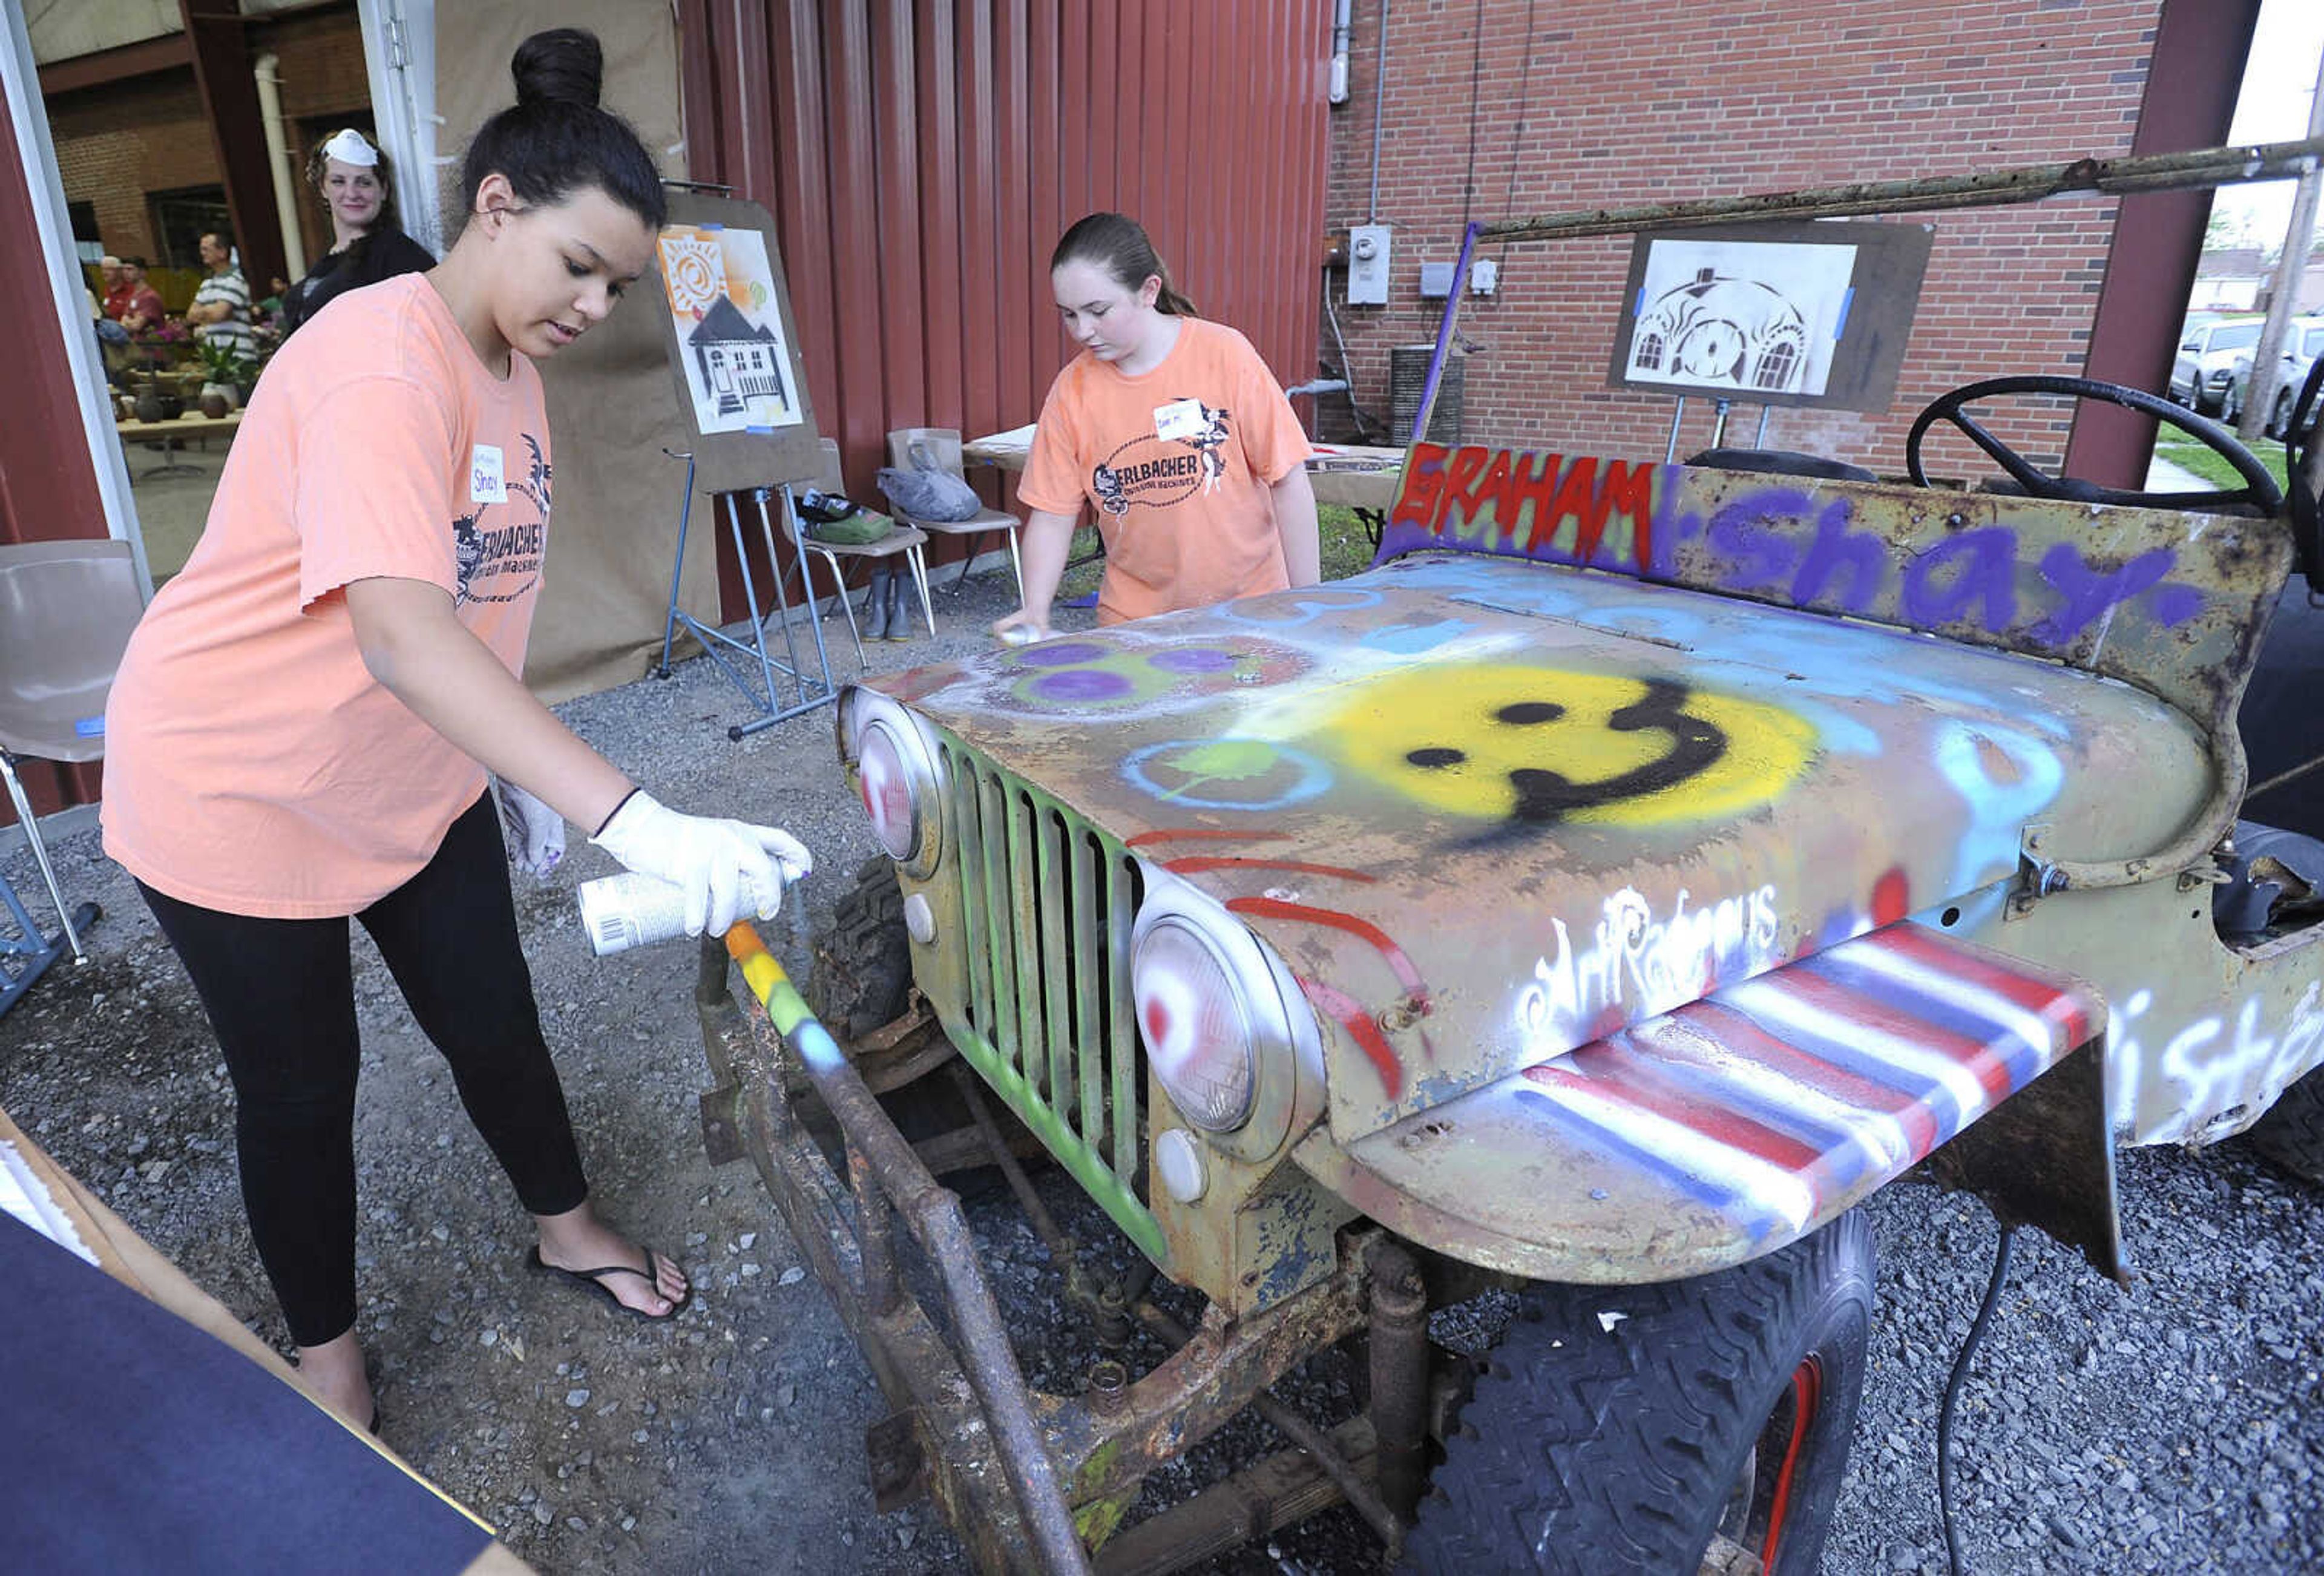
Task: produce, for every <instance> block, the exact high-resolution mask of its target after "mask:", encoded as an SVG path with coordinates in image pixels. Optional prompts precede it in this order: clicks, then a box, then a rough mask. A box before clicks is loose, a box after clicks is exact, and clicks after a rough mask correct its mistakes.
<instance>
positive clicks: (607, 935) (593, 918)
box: [576, 873, 759, 958]
mask: <svg viewBox="0 0 2324 1576" xmlns="http://www.w3.org/2000/svg"><path fill="white" fill-rule="evenodd" d="M576 895H577V896H578V897H579V898H580V899H581V927H582V928H583V929H584V930H586V931H587V932H588V933H589V946H590V950H592V951H593V952H595V954H597V955H598V956H599V957H601V958H602V957H610V956H612V955H613V954H615V953H617V952H627V951H629V950H630V949H631V948H632V947H633V946H651V945H654V944H655V943H657V942H663V941H669V940H673V939H675V938H676V937H678V936H681V935H685V934H686V892H685V889H683V888H681V887H678V886H677V885H675V884H674V883H672V882H669V881H665V880H659V879H657V878H655V877H653V876H641V875H637V874H635V873H631V874H627V875H618V876H603V877H600V878H599V879H598V880H594V881H583V882H582V883H581V886H580V889H579V891H578V892H577V894H576ZM734 911H735V913H736V914H737V915H740V916H743V917H749V916H752V915H755V914H756V913H758V911H759V899H758V897H757V895H756V893H755V891H754V889H753V888H752V883H751V881H750V880H749V878H748V877H745V878H744V879H743V881H742V899H741V900H740V901H739V902H738V903H737V904H736V905H735V908H734Z"/></svg>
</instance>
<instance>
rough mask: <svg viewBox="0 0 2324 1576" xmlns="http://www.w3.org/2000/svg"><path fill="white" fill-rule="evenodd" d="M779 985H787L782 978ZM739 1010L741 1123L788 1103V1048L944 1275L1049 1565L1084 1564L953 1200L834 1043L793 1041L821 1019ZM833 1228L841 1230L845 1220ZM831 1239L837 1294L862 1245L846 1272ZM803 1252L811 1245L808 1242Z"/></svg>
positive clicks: (985, 1403)
mask: <svg viewBox="0 0 2324 1576" xmlns="http://www.w3.org/2000/svg"><path fill="white" fill-rule="evenodd" d="M785 989H788V982H785ZM743 1012H744V1022H745V1024H746V1026H747V1027H748V1029H749V1031H750V1039H751V1043H752V1048H753V1051H754V1053H755V1056H754V1060H755V1061H756V1062H757V1065H756V1066H754V1067H753V1068H752V1076H751V1077H749V1078H748V1079H747V1081H746V1082H745V1083H744V1097H745V1103H746V1105H747V1106H748V1107H749V1108H750V1110H751V1111H752V1120H751V1121H750V1122H749V1123H748V1124H747V1126H748V1127H750V1128H756V1127H757V1126H759V1124H760V1120H761V1116H762V1114H765V1115H768V1116H770V1115H771V1111H772V1110H773V1108H775V1107H776V1106H779V1105H784V1104H787V1101H785V1100H784V1096H783V1093H782V1074H781V1064H782V1057H783V1053H784V1052H785V1051H786V1050H787V1049H788V1051H789V1052H790V1053H791V1054H793V1055H797V1056H798V1060H799V1062H800V1063H801V1064H804V1065H805V1067H806V1069H807V1076H808V1078H809V1080H810V1081H811V1082H812V1083H813V1084H814V1086H815V1091H816V1094H817V1095H818V1096H819V1097H821V1099H822V1101H823V1102H824V1104H825V1107H826V1108H827V1109H828V1110H829V1111H831V1113H832V1115H833V1116H834V1117H835V1118H837V1119H838V1121H839V1125H840V1129H841V1131H842V1132H843V1133H844V1135H845V1137H846V1139H847V1142H848V1145H849V1147H850V1148H851V1150H853V1151H857V1152H860V1153H861V1155H862V1163H863V1165H864V1166H865V1168H866V1170H867V1172H868V1176H869V1180H871V1182H873V1183H874V1184H876V1185H877V1188H878V1190H879V1192H880V1193H881V1194H884V1195H885V1197H886V1198H887V1200H888V1201H889V1202H890V1203H892V1204H893V1206H894V1208H895V1210H896V1212H898V1213H899V1214H901V1215H902V1216H903V1218H904V1222H905V1225H906V1227H907V1228H908V1230H910V1232H911V1234H912V1237H913V1239H914V1240H916V1241H918V1243H919V1245H920V1249H921V1251H923V1252H924V1253H926V1254H927V1256H928V1258H929V1260H930V1261H931V1262H932V1263H933V1264H934V1266H935V1267H936V1272H937V1274H938V1276H940V1277H941V1278H942V1280H943V1282H944V1286H945V1297H946V1300H947V1301H948V1303H949V1304H950V1305H951V1309H952V1315H953V1327H954V1332H955V1334H956V1335H957V1337H958V1341H959V1344H960V1347H961V1348H962V1349H963V1350H962V1351H961V1356H962V1358H963V1359H964V1361H963V1363H962V1367H963V1368H964V1369H965V1370H966V1377H967V1378H968V1382H969V1384H970V1386H971V1387H972V1388H973V1390H974V1392H975V1396H976V1399H977V1401H978V1403H979V1405H981V1406H982V1409H983V1412H984V1417H985V1421H986V1424H987V1426H988V1427H989V1428H990V1430H991V1436H992V1439H993V1441H994V1442H995V1444H996V1445H997V1447H998V1449H999V1452H1000V1456H1001V1465H1002V1467H1003V1469H1004V1470H1005V1471H1006V1473H1007V1476H1008V1480H1009V1484H1010V1488H1012V1489H1013V1490H1014V1492H1015V1498H1016V1504H1017V1508H1018V1511H1019V1515H1020V1516H1021V1517H1022V1518H1023V1522H1024V1525H1025V1528H1026V1531H1027V1534H1028V1537H1029V1540H1030V1542H1031V1544H1032V1545H1033V1548H1034V1550H1035V1551H1036V1552H1037V1553H1038V1554H1039V1556H1040V1559H1041V1562H1042V1563H1043V1565H1044V1567H1045V1568H1046V1569H1047V1570H1049V1571H1066V1572H1070V1571H1086V1570H1087V1569H1088V1568H1089V1562H1088V1559H1087V1556H1086V1554H1085V1553H1084V1550H1083V1548H1082V1543H1081V1535H1080V1534H1079V1533H1078V1532H1077V1531H1075V1529H1074V1521H1073V1516H1072V1514H1071V1512H1070V1511H1068V1510H1067V1508H1066V1507H1065V1497H1064V1495H1063V1493H1062V1492H1061V1491H1060V1490H1059V1488H1058V1484H1057V1474H1056V1469H1055V1467H1054V1466H1053V1464H1052V1463H1051V1461H1050V1460H1049V1457H1048V1454H1047V1452H1046V1451H1045V1450H1044V1448H1043V1445H1042V1440H1041V1434H1040V1431H1039V1430H1038V1428H1037V1426H1036V1425H1035V1424H1034V1422H1033V1415H1032V1411H1031V1408H1030V1406H1029V1405H1028V1391H1027V1389H1026V1386H1025V1378H1024V1375H1023V1374H1022V1373H1021V1372H1020V1371H1019V1369H1018V1367H1017V1357H1016V1354H1015V1352H1013V1351H1012V1350H1010V1346H1009V1339H1008V1336H1007V1334H1006V1332H1005V1331H1004V1329H1003V1327H1002V1325H1001V1312H1000V1309H999V1308H998V1307H997V1306H996V1305H995V1304H994V1303H993V1300H992V1292H991V1287H990V1286H987V1285H986V1284H985V1280H984V1274H983V1270H982V1267H980V1265H979V1264H978V1262H977V1258H976V1253H975V1245H974V1242H973V1240H972V1239H971V1237H970V1235H969V1230H968V1222H967V1221H966V1219H965V1218H964V1216H963V1215H962V1213H961V1209H960V1201H959V1199H957V1198H956V1197H954V1195H953V1194H951V1193H950V1192H949V1191H947V1190H946V1189H945V1188H944V1187H943V1186H941V1185H940V1184H938V1183H937V1182H936V1178H935V1177H934V1176H931V1175H929V1174H928V1170H927V1166H925V1165H923V1164H922V1163H921V1161H920V1157H918V1155H917V1154H916V1153H914V1151H913V1149H912V1147H911V1145H910V1144H909V1143H908V1142H907V1141H906V1140H905V1138H904V1137H903V1135H902V1134H901V1133H899V1132H898V1131H897V1130H896V1127H895V1124H894V1123H893V1122H891V1121H890V1120H888V1114H887V1112H886V1111H882V1110H881V1108H880V1103H879V1101H878V1100H877V1099H876V1098H875V1097H874V1096H873V1094H872V1093H871V1091H870V1090H869V1089H867V1088H865V1087H864V1085H863V1081H862V1078H861V1077H859V1076H858V1075H857V1074H856V1072H855V1070H854V1068H853V1067H851V1066H850V1065H848V1064H847V1062H846V1059H845V1058H844V1057H842V1056H839V1055H836V1054H833V1053H835V1048H836V1047H835V1046H833V1047H830V1051H829V1052H826V1054H822V1055H816V1054H811V1053H810V1052H809V1051H807V1050H805V1049H802V1048H801V1047H800V1046H798V1045H796V1044H792V1043H791V1042H792V1041H794V1040H798V1039H803V1038H805V1037H807V1036H809V1035H812V1036H816V1037H821V1038H823V1039H824V1040H825V1043H826V1045H828V1035H827V1032H826V1031H825V1030H824V1029H823V1028H822V1026H821V1025H819V1024H817V1023H816V1022H815V1020H814V1019H813V1018H811V1017H810V1018H805V1020H804V1022H803V1023H801V1024H800V1025H799V1026H798V1028H797V1029H795V1031H794V1033H793V1035H792V1036H790V1037H785V1036H783V1035H782V1034H781V1033H780V1032H779V1030H778V1029H777V1028H775V1026H774V1023H773V1021H772V1020H771V1019H770V1017H769V1016H768V1013H767V1009H766V1008H765V1007H764V1005H763V1004H761V1002H759V1001H758V1000H757V999H756V997H755V996H752V997H749V998H748V999H747V1000H746V1001H745V1003H744V1007H743ZM795 1125H796V1124H794V1126H795ZM770 1136H771V1137H776V1138H779V1137H780V1136H781V1135H780V1134H779V1132H775V1131H773V1130H772V1128H771V1121H770ZM754 1137H755V1136H754ZM814 1159H815V1163H816V1166H817V1168H819V1169H821V1170H822V1171H824V1173H825V1175H828V1174H829V1168H828V1167H827V1166H823V1165H822V1164H821V1157H820V1156H819V1155H818V1156H816V1157H814ZM838 1229H839V1230H840V1231H841V1232H842V1233H843V1234H844V1230H845V1228H844V1221H843V1222H840V1223H839V1228H838ZM831 1243H832V1239H831V1238H830V1237H829V1236H826V1237H825V1239H824V1243H823V1246H824V1255H825V1258H827V1259H829V1260H830V1261H831V1267H832V1269H833V1271H834V1274H833V1275H832V1276H829V1277H827V1278H826V1279H825V1284H826V1286H831V1287H832V1289H833V1291H834V1293H835V1295H842V1294H843V1293H844V1292H849V1291H853V1288H854V1287H856V1286H861V1285H862V1280H861V1278H860V1277H861V1275H862V1262H861V1258H860V1249H858V1256H857V1264H856V1271H857V1274H856V1276H855V1277H848V1278H843V1277H842V1276H840V1275H839V1273H838V1271H839V1265H838V1263H837V1261H836V1257H835V1253H834V1249H833V1248H832V1246H831ZM809 1251H810V1252H813V1251H814V1249H813V1247H812V1246H810V1247H809Z"/></svg>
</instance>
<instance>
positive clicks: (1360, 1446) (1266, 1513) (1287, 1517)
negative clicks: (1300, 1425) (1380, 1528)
mask: <svg viewBox="0 0 2324 1576" xmlns="http://www.w3.org/2000/svg"><path fill="white" fill-rule="evenodd" d="M1371 1433H1372V1428H1371V1422H1370V1420H1369V1419H1368V1418H1363V1417H1351V1418H1350V1419H1349V1420H1348V1421H1347V1422H1345V1423H1342V1424H1340V1425H1339V1426H1338V1427H1337V1428H1334V1429H1333V1430H1331V1431H1330V1433H1328V1434H1326V1435H1325V1437H1326V1438H1327V1439H1328V1440H1329V1441H1330V1442H1331V1444H1332V1448H1333V1450H1334V1451H1335V1452H1337V1453H1338V1454H1339V1456H1340V1457H1341V1459H1342V1460H1343V1461H1347V1462H1348V1464H1349V1465H1350V1466H1351V1467H1353V1468H1354V1469H1355V1470H1356V1471H1357V1472H1358V1473H1362V1472H1363V1471H1364V1470H1365V1468H1366V1467H1367V1465H1368V1464H1369V1462H1370V1461H1371V1459H1372V1438H1371ZM1340 1503H1342V1497H1341V1494H1340V1489H1339V1485H1337V1484H1336V1483H1334V1482H1333V1481H1332V1479H1331V1478H1330V1477H1329V1476H1327V1475H1326V1474H1325V1473H1324V1471H1323V1468H1322V1467H1321V1466H1320V1465H1318V1464H1317V1462H1316V1459H1315V1458H1314V1456H1312V1455H1310V1454H1309V1453H1308V1452H1305V1451H1304V1450H1289V1451H1284V1452H1279V1453H1277V1454H1275V1455H1271V1456H1268V1457H1267V1458H1266V1459H1264V1460H1263V1461H1257V1462H1255V1463H1253V1464H1252V1465H1250V1466H1249V1467H1246V1468H1244V1469H1243V1470H1241V1471H1240V1472H1237V1473H1235V1474H1234V1475H1233V1476H1232V1477H1231V1478H1228V1479H1224V1480H1223V1481H1221V1482H1217V1483H1213V1485H1211V1487H1209V1488H1205V1489H1203V1491H1202V1492H1201V1493H1199V1494H1197V1495H1195V1496H1194V1498H1192V1499H1188V1500H1185V1501H1183V1502H1182V1503H1180V1504H1177V1505H1174V1506H1172V1507H1170V1508H1169V1509H1167V1510H1164V1511H1160V1512H1158V1513H1157V1514H1155V1515H1153V1516H1148V1517H1147V1518H1146V1519H1145V1520H1144V1521H1141V1522H1139V1524H1138V1525H1136V1526H1133V1527H1131V1528H1130V1529H1129V1530H1128V1531H1126V1532H1123V1533H1121V1534H1120V1535H1118V1536H1116V1537H1114V1538H1112V1539H1111V1540H1109V1541H1108V1542H1107V1544H1105V1546H1104V1547H1103V1548H1102V1549H1100V1550H1099V1551H1098V1552H1097V1555H1096V1557H1095V1558H1094V1559H1093V1560H1092V1561H1091V1564H1092V1565H1093V1567H1095V1569H1096V1571H1097V1572H1098V1576H1167V1573H1168V1572H1170V1571H1183V1570H1185V1569H1186V1568H1187V1567H1188V1566H1190V1565H1194V1564H1197V1563H1199V1562H1202V1561H1204V1560H1210V1559H1215V1558H1217V1557H1219V1556H1220V1555H1222V1554H1227V1553H1232V1552H1233V1551H1234V1550H1235V1549H1237V1548H1239V1547H1240V1546H1241V1545H1242V1544H1246V1543H1249V1542H1250V1541H1251V1540H1252V1539H1254V1538H1261V1537H1265V1536H1266V1535H1268V1533H1271V1532H1275V1531H1277V1530H1278V1529H1280V1528H1282V1527H1286V1526H1293V1525H1297V1524H1298V1523H1300V1522H1302V1521H1305V1520H1306V1519H1307V1517H1309V1516H1313V1515H1314V1514H1315V1513H1316V1512H1318V1511H1320V1510H1327V1509H1329V1508H1330V1507H1333V1506H1334V1505H1338V1504H1340Z"/></svg>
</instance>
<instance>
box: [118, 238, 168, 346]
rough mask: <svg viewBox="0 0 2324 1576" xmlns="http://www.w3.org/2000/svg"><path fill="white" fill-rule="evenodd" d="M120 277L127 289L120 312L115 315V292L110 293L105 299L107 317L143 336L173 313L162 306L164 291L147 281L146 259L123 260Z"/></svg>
mask: <svg viewBox="0 0 2324 1576" xmlns="http://www.w3.org/2000/svg"><path fill="white" fill-rule="evenodd" d="M121 275H122V280H123V281H124V286H125V290H124V293H123V295H122V300H121V310H120V311H118V312H115V310H114V309H113V296H114V292H112V291H110V290H108V291H106V298H105V302H106V305H105V310H106V316H107V317H109V318H112V319H113V320H114V321H115V322H116V323H118V324H120V325H121V326H122V327H124V328H126V329H128V330H129V331H130V332H131V333H132V334H143V332H145V330H146V329H148V328H158V327H161V319H162V318H166V317H168V316H169V315H170V314H169V310H168V309H166V308H164V307H163V306H162V305H161V291H160V290H155V289H154V288H153V287H152V285H150V284H148V283H146V282H145V260H144V259H143V257H124V258H123V259H122V260H121Z"/></svg>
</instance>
